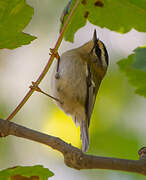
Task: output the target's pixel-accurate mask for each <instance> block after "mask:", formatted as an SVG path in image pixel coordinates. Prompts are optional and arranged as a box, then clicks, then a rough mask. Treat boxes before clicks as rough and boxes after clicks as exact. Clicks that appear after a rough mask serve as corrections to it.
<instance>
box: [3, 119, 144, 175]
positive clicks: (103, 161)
mask: <svg viewBox="0 0 146 180" xmlns="http://www.w3.org/2000/svg"><path fill="white" fill-rule="evenodd" d="M0 135H1V137H6V136H9V135H13V136H17V137H21V138H25V139H29V140H32V141H36V142H39V143H42V144H45V145H47V146H50V147H51V148H53V149H55V150H57V151H59V152H61V153H62V155H63V156H64V162H65V164H66V165H67V166H69V167H71V168H75V169H78V170H80V169H111V170H121V171H127V172H135V173H139V174H143V175H146V148H142V149H141V150H140V151H139V156H140V159H139V160H128V159H118V158H109V157H99V156H93V155H87V154H84V153H83V152H82V151H81V150H80V149H78V148H76V147H73V146H72V145H71V144H67V143H66V142H64V141H63V140H61V139H60V138H58V137H54V136H50V135H47V134H43V133H41V132H38V131H35V130H32V129H29V128H26V127H24V126H21V125H18V124H16V123H13V122H10V121H6V120H2V119H0Z"/></svg>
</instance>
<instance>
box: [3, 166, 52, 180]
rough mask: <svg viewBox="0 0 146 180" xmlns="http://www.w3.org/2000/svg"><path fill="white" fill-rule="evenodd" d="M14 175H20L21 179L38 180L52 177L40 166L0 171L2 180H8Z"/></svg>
mask: <svg viewBox="0 0 146 180" xmlns="http://www.w3.org/2000/svg"><path fill="white" fill-rule="evenodd" d="M16 175H21V176H23V177H32V176H36V177H38V178H39V180H48V178H49V177H52V176H53V175H54V173H53V172H51V171H50V170H49V169H47V168H44V167H43V166H41V165H36V166H17V167H13V168H8V169H5V170H2V171H0V179H2V180H10V178H12V177H14V176H16Z"/></svg>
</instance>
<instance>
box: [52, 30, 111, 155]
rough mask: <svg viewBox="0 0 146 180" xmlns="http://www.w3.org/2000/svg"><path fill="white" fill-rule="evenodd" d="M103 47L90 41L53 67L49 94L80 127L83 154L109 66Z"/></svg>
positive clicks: (64, 56) (61, 58) (96, 41)
mask: <svg viewBox="0 0 146 180" xmlns="http://www.w3.org/2000/svg"><path fill="white" fill-rule="evenodd" d="M108 59H109V58H108V53H107V50H106V47H105V45H104V44H103V42H102V41H100V40H99V39H98V38H97V35H96V30H94V33H93V38H92V40H90V41H89V42H87V43H85V44H84V45H82V46H80V47H78V48H75V49H71V50H69V51H66V52H64V53H63V54H62V55H61V57H60V58H58V62H56V61H55V65H54V66H53V67H52V68H53V69H52V73H51V80H50V93H51V95H52V96H54V97H55V98H57V99H58V101H54V102H55V103H56V104H57V106H59V108H61V109H62V110H63V111H64V112H65V113H66V114H69V115H71V117H72V119H73V120H74V122H75V124H76V125H79V126H80V132H81V140H82V151H83V152H86V151H87V150H88V147H89V130H88V129H89V125H90V118H91V115H92V112H93V108H94V104H95V100H96V95H97V92H98V89H99V86H100V83H101V81H102V79H103V77H104V75H105V74H106V71H107V67H108V63H109V60H108Z"/></svg>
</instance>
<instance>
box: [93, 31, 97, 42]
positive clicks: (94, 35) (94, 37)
mask: <svg viewBox="0 0 146 180" xmlns="http://www.w3.org/2000/svg"><path fill="white" fill-rule="evenodd" d="M97 41H98V38H97V35H96V29H94V34H93V42H94V44H96V43H97Z"/></svg>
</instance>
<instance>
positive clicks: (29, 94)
mask: <svg viewBox="0 0 146 180" xmlns="http://www.w3.org/2000/svg"><path fill="white" fill-rule="evenodd" d="M79 3H80V0H77V1H76V3H75V5H74V7H73V8H72V11H71V12H70V14H69V16H68V18H67V20H66V22H65V24H64V26H63V28H62V31H61V33H60V35H59V37H58V40H57V42H56V44H55V47H54V48H53V50H54V53H55V52H57V51H58V48H59V46H60V44H61V41H62V39H63V36H64V33H65V32H66V30H67V27H68V24H69V22H70V20H71V18H72V16H73V14H74V12H75V10H76V8H77V7H78V5H79ZM54 53H52V54H51V56H50V58H49V60H48V63H47V64H46V66H45V68H44V70H43V71H42V73H41V74H40V76H39V77H38V79H37V80H36V82H35V83H36V84H37V85H39V84H40V82H41V81H42V79H43V78H44V77H45V75H46V74H47V72H48V70H49V68H50V66H51V64H52V62H53V59H54ZM34 91H35V89H30V90H29V91H28V93H27V94H26V95H25V97H24V98H23V99H22V101H21V102H20V103H19V104H18V106H17V107H16V108H15V109H14V111H13V112H12V113H11V114H10V115H9V116H8V118H7V120H11V119H12V118H13V117H14V116H15V115H16V114H17V113H18V111H19V110H20V109H21V108H22V107H23V105H24V104H25V103H26V102H27V100H28V99H29V98H30V96H31V95H32V94H33V92H34Z"/></svg>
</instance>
